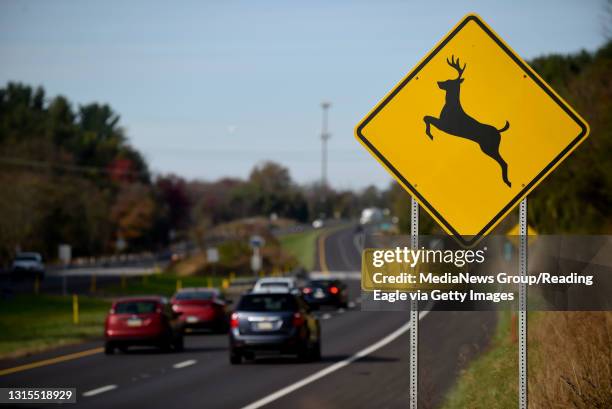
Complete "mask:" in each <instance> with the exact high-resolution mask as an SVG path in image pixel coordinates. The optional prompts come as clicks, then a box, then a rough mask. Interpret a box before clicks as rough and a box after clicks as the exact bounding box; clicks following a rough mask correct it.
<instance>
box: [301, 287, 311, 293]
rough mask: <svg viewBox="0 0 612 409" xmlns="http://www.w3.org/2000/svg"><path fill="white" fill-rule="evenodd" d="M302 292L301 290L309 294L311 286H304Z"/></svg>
mask: <svg viewBox="0 0 612 409" xmlns="http://www.w3.org/2000/svg"><path fill="white" fill-rule="evenodd" d="M302 292H303V293H304V294H310V293H311V292H312V288H310V287H306V288H304V289H303V290H302Z"/></svg>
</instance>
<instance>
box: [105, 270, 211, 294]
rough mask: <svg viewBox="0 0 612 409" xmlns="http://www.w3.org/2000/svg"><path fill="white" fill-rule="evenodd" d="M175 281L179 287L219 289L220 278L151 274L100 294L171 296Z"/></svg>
mask: <svg viewBox="0 0 612 409" xmlns="http://www.w3.org/2000/svg"><path fill="white" fill-rule="evenodd" d="M177 281H180V284H181V287H183V288H185V287H208V286H209V284H212V286H213V287H220V286H221V281H222V278H220V277H211V278H210V280H209V277H205V276H184V277H179V276H177V275H175V274H172V273H163V274H153V275H149V276H143V277H131V278H128V279H126V281H125V287H123V286H122V285H121V284H115V285H111V286H108V287H105V288H104V289H103V290H102V291H101V293H103V295H104V296H122V295H164V296H166V297H170V296H172V294H174V292H175V291H176V289H177Z"/></svg>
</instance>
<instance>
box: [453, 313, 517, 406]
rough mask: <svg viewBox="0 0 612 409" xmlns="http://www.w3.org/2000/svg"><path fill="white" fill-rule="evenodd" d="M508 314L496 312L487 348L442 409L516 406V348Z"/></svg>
mask: <svg viewBox="0 0 612 409" xmlns="http://www.w3.org/2000/svg"><path fill="white" fill-rule="evenodd" d="M511 314H512V313H511V312H509V311H503V312H500V313H499V320H498V324H497V329H496V333H495V335H494V337H493V340H492V344H491V347H490V349H489V350H488V351H486V352H485V353H483V354H482V355H481V356H480V357H478V358H476V359H475V360H474V361H472V362H471V364H470V366H469V367H468V368H467V369H466V370H465V371H464V372H463V373H462V374H461V376H460V378H459V380H458V382H457V384H456V385H455V387H454V388H453V390H452V391H451V393H450V395H449V397H448V399H447V401H446V402H445V403H444V405H443V406H442V409H463V408H471V409H480V408H483V409H484V408H486V409H495V408H500V409H502V408H515V407H517V406H518V388H517V383H518V380H517V379H518V345H517V344H516V343H514V342H512V340H511V336H510V328H511V322H510V321H511Z"/></svg>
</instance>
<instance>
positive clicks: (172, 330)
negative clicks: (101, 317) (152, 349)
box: [104, 296, 183, 354]
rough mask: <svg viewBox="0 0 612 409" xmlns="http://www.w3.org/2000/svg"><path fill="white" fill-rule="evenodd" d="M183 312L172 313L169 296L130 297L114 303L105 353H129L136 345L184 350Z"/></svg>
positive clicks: (107, 325)
mask: <svg viewBox="0 0 612 409" xmlns="http://www.w3.org/2000/svg"><path fill="white" fill-rule="evenodd" d="M179 316H180V313H176V312H174V311H172V306H171V304H170V302H168V300H167V299H166V298H165V297H158V296H148V297H128V298H121V299H118V300H116V301H114V302H113V305H112V307H111V309H110V311H109V313H108V316H107V317H106V322H105V324H104V338H105V344H104V352H105V353H106V354H112V353H114V352H115V348H119V349H120V350H121V351H125V350H127V348H128V347H129V346H132V345H148V346H156V347H159V348H162V349H164V350H172V349H173V350H175V351H181V350H182V349H183V330H182V324H181V322H180V321H179V319H178V318H179Z"/></svg>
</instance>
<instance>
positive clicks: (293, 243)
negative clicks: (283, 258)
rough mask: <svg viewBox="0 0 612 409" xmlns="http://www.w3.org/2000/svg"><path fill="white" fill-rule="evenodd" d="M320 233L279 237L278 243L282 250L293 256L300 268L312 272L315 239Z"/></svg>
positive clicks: (316, 231)
mask: <svg viewBox="0 0 612 409" xmlns="http://www.w3.org/2000/svg"><path fill="white" fill-rule="evenodd" d="M320 233H321V231H320V230H310V231H307V232H303V233H294V234H287V235H284V236H281V237H279V241H280V244H281V247H282V248H283V250H285V251H286V252H288V253H289V254H291V255H293V256H294V257H295V258H296V259H297V261H298V263H299V264H300V266H302V267H304V268H305V269H307V270H312V269H313V268H314V265H315V255H316V245H317V237H319V234H320Z"/></svg>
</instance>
